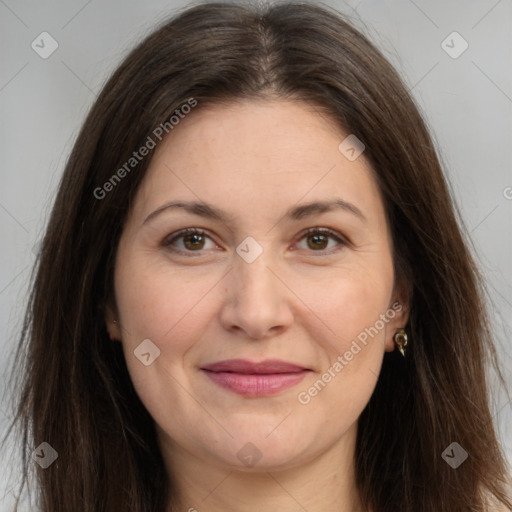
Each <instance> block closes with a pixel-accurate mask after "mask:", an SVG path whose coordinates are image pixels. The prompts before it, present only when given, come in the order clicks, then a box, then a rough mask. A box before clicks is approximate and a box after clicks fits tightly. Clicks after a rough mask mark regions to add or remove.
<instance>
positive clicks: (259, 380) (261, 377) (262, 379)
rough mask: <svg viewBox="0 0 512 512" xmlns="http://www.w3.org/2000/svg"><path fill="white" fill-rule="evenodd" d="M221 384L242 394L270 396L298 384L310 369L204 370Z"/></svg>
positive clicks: (214, 380)
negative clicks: (271, 370) (267, 370)
mask: <svg viewBox="0 0 512 512" xmlns="http://www.w3.org/2000/svg"><path fill="white" fill-rule="evenodd" d="M203 372H204V373H206V375H208V377H210V379H212V380H213V382H215V383H216V384H218V385H219V386H221V387H223V388H225V389H229V390H230V391H233V392H234V393H237V394H239V395H242V396H247V397H255V396H269V395H274V394H276V393H279V392H280V391H284V390H285V389H288V388H291V387H292V386H295V384H298V383H299V382H300V381H301V380H302V379H303V378H304V377H305V376H306V374H307V373H309V370H303V371H300V372H294V373H272V374H258V375H251V374H245V373H229V372H211V371H208V370H203Z"/></svg>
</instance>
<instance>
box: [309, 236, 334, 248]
mask: <svg viewBox="0 0 512 512" xmlns="http://www.w3.org/2000/svg"><path fill="white" fill-rule="evenodd" d="M306 238H307V240H308V247H309V248H310V249H320V250H323V249H325V248H326V247H327V244H328V243H329V237H328V236H326V235H323V234H322V235H319V234H317V235H308V236H307V237H306Z"/></svg>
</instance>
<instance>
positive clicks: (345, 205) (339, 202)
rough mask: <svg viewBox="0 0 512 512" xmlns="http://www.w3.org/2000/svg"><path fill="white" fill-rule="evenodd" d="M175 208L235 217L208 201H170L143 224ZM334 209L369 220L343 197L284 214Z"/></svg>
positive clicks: (202, 214) (221, 218)
mask: <svg viewBox="0 0 512 512" xmlns="http://www.w3.org/2000/svg"><path fill="white" fill-rule="evenodd" d="M174 208H181V209H183V210H185V211H186V212H189V213H192V214H194V215H198V216H200V217H204V218H209V219H213V220H218V221H220V222H224V223H228V222H229V221H230V220H233V219H234V216H233V215H229V214H228V213H227V212H224V211H222V210H220V209H219V208H217V207H215V206H212V205H210V204H208V203H204V202H200V201H169V202H167V203H165V204H163V205H162V206H160V207H158V208H157V209H156V210H154V211H153V212H151V213H150V214H149V215H148V216H147V217H146V218H145V219H144V222H143V224H146V223H147V222H149V221H150V220H152V219H154V218H155V217H156V216H157V215H159V214H160V213H162V212H164V211H166V210H170V209H174ZM333 210H344V211H346V212H349V213H352V214H353V215H355V216H356V217H358V218H359V219H360V220H362V221H364V222H366V221H367V219H366V217H365V216H364V215H363V213H362V212H361V210H360V209H359V208H357V206H355V205H354V204H352V203H349V202H347V201H345V200H343V199H331V200H329V201H314V202H312V203H307V204H303V205H300V206H295V207H293V208H290V209H289V210H288V211H287V212H286V213H285V215H284V216H285V218H288V219H291V220H301V219H304V218H307V217H311V216H313V215H318V214H321V213H326V212H330V211H333Z"/></svg>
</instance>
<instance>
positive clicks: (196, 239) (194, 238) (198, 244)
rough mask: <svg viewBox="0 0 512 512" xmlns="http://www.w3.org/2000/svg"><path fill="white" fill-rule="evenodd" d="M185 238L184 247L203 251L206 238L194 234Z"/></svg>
mask: <svg viewBox="0 0 512 512" xmlns="http://www.w3.org/2000/svg"><path fill="white" fill-rule="evenodd" d="M182 238H183V245H184V246H185V247H186V248H187V249H190V250H194V249H202V248H203V246H204V236H203V235H199V234H197V233H194V234H192V235H185V236H183V237H182Z"/></svg>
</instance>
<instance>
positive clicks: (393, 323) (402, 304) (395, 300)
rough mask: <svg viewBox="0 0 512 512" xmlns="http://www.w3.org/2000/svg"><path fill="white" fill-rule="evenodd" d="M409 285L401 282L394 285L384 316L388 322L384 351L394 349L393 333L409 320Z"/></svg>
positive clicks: (403, 326) (403, 327) (402, 327)
mask: <svg viewBox="0 0 512 512" xmlns="http://www.w3.org/2000/svg"><path fill="white" fill-rule="evenodd" d="M410 297H411V290H410V287H409V286H407V285H404V284H403V283H400V284H398V285H397V286H395V289H394V292H393V296H392V299H391V302H390V304H389V308H388V311H387V313H386V316H387V317H388V318H389V322H388V323H387V325H386V340H385V350H386V352H393V350H395V339H394V337H395V333H396V331H397V330H398V329H405V326H406V325H407V322H408V321H409V313H410Z"/></svg>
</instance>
